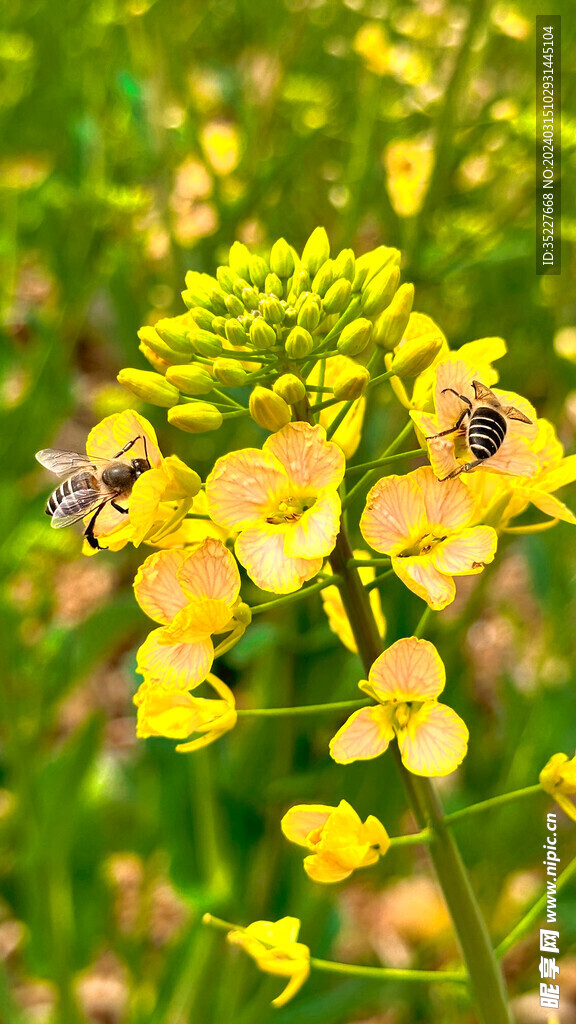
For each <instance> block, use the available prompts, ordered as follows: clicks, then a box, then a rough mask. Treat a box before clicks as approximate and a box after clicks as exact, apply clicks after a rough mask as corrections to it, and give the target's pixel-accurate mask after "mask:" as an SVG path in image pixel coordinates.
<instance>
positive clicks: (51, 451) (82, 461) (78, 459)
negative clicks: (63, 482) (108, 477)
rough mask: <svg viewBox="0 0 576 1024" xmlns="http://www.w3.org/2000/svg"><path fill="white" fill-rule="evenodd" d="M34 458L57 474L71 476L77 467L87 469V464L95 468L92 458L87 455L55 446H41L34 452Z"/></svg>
mask: <svg viewBox="0 0 576 1024" xmlns="http://www.w3.org/2000/svg"><path fill="white" fill-rule="evenodd" d="M36 458H37V459H38V462H39V463H40V465H41V466H44V467H45V469H49V470H51V471H52V473H57V474H58V476H71V475H72V474H73V473H77V472H78V470H79V469H87V468H88V467H89V466H92V467H93V468H96V467H95V463H94V460H93V459H89V458H88V456H87V455H81V454H80V452H63V451H59V450H58V449H57V448H42V450H41V451H39V452H36Z"/></svg>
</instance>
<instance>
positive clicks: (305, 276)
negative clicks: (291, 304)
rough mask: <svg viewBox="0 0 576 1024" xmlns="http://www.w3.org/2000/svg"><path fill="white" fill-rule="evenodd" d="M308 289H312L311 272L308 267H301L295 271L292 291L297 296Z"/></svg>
mask: <svg viewBox="0 0 576 1024" xmlns="http://www.w3.org/2000/svg"><path fill="white" fill-rule="evenodd" d="M308 291H310V274H309V273H308V270H307V269H306V267H300V269H299V270H296V271H295V273H294V277H293V278H292V285H291V288H290V292H291V295H293V296H294V297H297V296H299V295H302V293H303V292H308Z"/></svg>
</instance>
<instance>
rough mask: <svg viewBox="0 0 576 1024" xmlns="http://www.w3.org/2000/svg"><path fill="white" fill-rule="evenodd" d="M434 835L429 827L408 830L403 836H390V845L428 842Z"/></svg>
mask: <svg viewBox="0 0 576 1024" xmlns="http://www.w3.org/2000/svg"><path fill="white" fill-rule="evenodd" d="M433 838H434V836H433V835H432V832H431V831H430V829H429V828H423V829H422V831H421V832H409V833H408V834H407V835H405V836H391V837H390V846H391V847H392V846H416V844H420V843H429V842H430V840H431V839H433Z"/></svg>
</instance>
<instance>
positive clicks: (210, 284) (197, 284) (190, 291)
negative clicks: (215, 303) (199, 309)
mask: <svg viewBox="0 0 576 1024" xmlns="http://www.w3.org/2000/svg"><path fill="white" fill-rule="evenodd" d="M185 282H186V291H184V292H182V298H183V299H184V302H185V303H186V305H187V306H188V308H189V309H190V308H191V307H192V306H203V308H204V309H211V308H212V302H211V299H210V293H211V292H212V290H213V288H214V286H215V285H216V284H217V283H218V282H217V281H216V279H215V278H213V277H210V275H209V274H200V273H198V271H197V270H189V271H188V273H187V274H186V277H185Z"/></svg>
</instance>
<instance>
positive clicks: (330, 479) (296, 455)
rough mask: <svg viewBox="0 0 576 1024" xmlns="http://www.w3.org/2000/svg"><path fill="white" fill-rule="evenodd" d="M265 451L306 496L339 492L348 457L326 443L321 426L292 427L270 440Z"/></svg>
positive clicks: (296, 424)
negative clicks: (313, 493)
mask: <svg viewBox="0 0 576 1024" xmlns="http://www.w3.org/2000/svg"><path fill="white" fill-rule="evenodd" d="M263 450H264V451H265V452H269V453H271V454H272V455H273V456H274V457H275V458H276V459H278V462H280V463H281V465H282V466H283V467H284V469H285V471H286V474H287V476H288V477H289V478H290V480H291V482H293V483H294V484H296V486H297V487H300V488H302V490H303V491H304V492H307V491H314V492H318V491H319V490H321V489H322V488H323V487H330V488H333V489H336V488H337V487H338V486H339V485H340V483H341V482H342V479H343V477H344V470H345V469H346V459H345V458H344V454H343V452H342V450H341V448H339V447H338V445H337V444H334V442H333V441H327V440H326V431H325V430H324V428H323V427H321V426H315V427H313V426H311V425H310V424H309V423H300V422H297V423H288V424H287V425H286V426H285V427H283V428H282V429H281V430H278V431H277V432H276V433H275V434H271V435H270V437H268V438H267V439H266V441H265V442H264V447H263Z"/></svg>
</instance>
